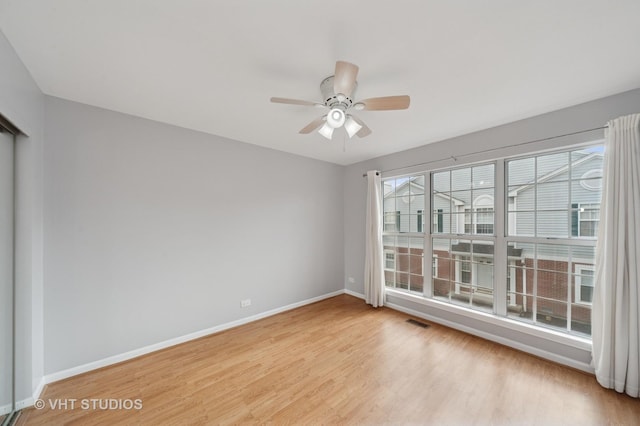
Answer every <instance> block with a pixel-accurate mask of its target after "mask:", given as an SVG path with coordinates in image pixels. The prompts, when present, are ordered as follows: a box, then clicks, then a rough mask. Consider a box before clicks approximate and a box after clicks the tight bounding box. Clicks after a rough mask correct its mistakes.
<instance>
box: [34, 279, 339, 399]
mask: <svg viewBox="0 0 640 426" xmlns="http://www.w3.org/2000/svg"><path fill="white" fill-rule="evenodd" d="M345 292H346V290H338V291H334V292H331V293H327V294H324V295H322V296H317V297H312V298H311V299H306V300H303V301H301V302H296V303H292V304H290V305H286V306H283V307H280V308H276V309H272V310H269V311H266V312H262V313H259V314H256V315H252V316H249V317H246V318H241V319H239V320H235V321H231V322H228V323H225V324H220V325H217V326H215V327H210V328H207V329H204V330H200V331H196V332H193V333H189V334H185V335H183V336H179V337H174V338H173V339H169V340H165V341H163V342H159V343H154V344H152V345H148V346H144V347H142V348H138V349H134V350H132V351H128V352H124V353H121V354H118V355H113V356H110V357H107V358H103V359H100V360H97V361H92V362H89V363H86V364H83V365H78V366H76V367H72V368H68V369H66V370H62V371H57V372H55V373H51V374H47V375H45V376H44V378H43V381H44V383H45V384H49V383H53V382H57V381H59V380H62V379H66V378H68V377H72V376H76V375H78V374H82V373H86V372H88V371H92V370H96V369H98V368H103V367H107V366H109V365H113V364H117V363H119V362H123V361H128V360H130V359H133V358H137V357H139V356H142V355H146V354H148V353H151V352H155V351H159V350H161V349H165V348H168V347H171V346H175V345H178V344H180V343H185V342H188V341H190V340H194V339H198V338H200V337H204V336H208V335H210V334H215V333H219V332H221V331H224V330H228V329H230V328H234V327H238V326H240V325H244V324H248V323H250V322H253V321H257V320H260V319H263V318H267V317H270V316H273V315H276V314H279V313H282V312H286V311H289V310H291V309H296V308H299V307H301V306H305V305H309V304H311V303H315V302H319V301H321V300H324V299H328V298H331V297H335V296H338V295H340V294H344V293H345ZM36 399H37V398H36ZM25 401H26V400H25ZM32 404H33V401H31V405H32Z"/></svg>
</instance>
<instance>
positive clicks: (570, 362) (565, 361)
mask: <svg viewBox="0 0 640 426" xmlns="http://www.w3.org/2000/svg"><path fill="white" fill-rule="evenodd" d="M394 295H395V293H394ZM385 306H387V307H388V308H391V309H394V310H396V311H400V312H404V313H406V314H409V315H413V316H416V317H419V318H423V319H426V320H428V321H432V322H435V323H438V324H441V325H444V326H446V327H449V328H453V329H456V330H460V331H462V332H465V333H468V334H472V335H474V336H478V337H481V338H483V339H486V340H490V341H492V342H496V343H500V344H501V345H505V346H509V347H511V348H514V349H517V350H519V351H522V352H526V353H529V354H532V355H535V356H538V357H540V358H544V359H547V360H549V361H553V362H556V363H558V364H562V365H566V366H568V367H572V368H575V369H577V370H581V371H584V372H586V373H590V374H594V369H593V367H592V366H591V365H590V364H586V363H583V362H579V361H576V360H574V359H571V358H567V357H565V356H562V355H558V354H554V353H552V352H549V351H545V350H543V349H539V348H536V347H533V346H529V345H525V344H524V343H520V342H516V341H514V340H511V339H507V338H505V337H501V336H496V335H494V334H491V333H487V332H484V331H480V330H476V329H475V328H471V327H467V326H465V325H461V324H458V323H456V322H452V321H448V320H445V319H442V318H439V317H436V316H433V315H429V314H425V313H424V312H419V311H416V310H414V309H410V308H405V307H404V306H400V305H396V304H395V303H389V302H386V303H385Z"/></svg>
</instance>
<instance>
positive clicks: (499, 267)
mask: <svg viewBox="0 0 640 426" xmlns="http://www.w3.org/2000/svg"><path fill="white" fill-rule="evenodd" d="M495 174H496V176H495V182H496V183H495V209H494V211H495V214H494V220H495V226H494V231H495V242H494V258H493V262H494V270H493V279H494V281H493V306H494V312H495V313H496V314H497V315H502V316H506V315H507V267H508V266H507V240H506V238H505V232H506V215H507V208H508V207H507V202H506V197H507V193H508V191H507V190H506V183H505V182H506V181H505V162H504V160H498V161H496V167H495Z"/></svg>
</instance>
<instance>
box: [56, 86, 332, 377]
mask: <svg viewBox="0 0 640 426" xmlns="http://www.w3.org/2000/svg"><path fill="white" fill-rule="evenodd" d="M45 104H46V119H45V122H46V126H45V127H46V135H47V139H46V141H47V143H46V147H45V159H46V160H45V167H44V182H45V184H44V185H45V186H44V190H45V191H44V193H45V271H46V288H45V373H46V374H50V373H56V372H59V371H62V370H65V369H68V368H72V367H77V366H80V365H83V364H86V363H89V362H93V361H98V360H100V359H103V358H106V357H109V356H114V355H119V354H122V353H124V352H127V351H131V350H135V349H138V348H141V347H144V346H146V345H151V344H155V343H158V342H162V341H164V340H168V339H171V338H175V337H179V336H183V335H185V334H188V333H192V332H196V331H199V330H203V329H206V328H209V327H213V326H217V325H221V324H224V323H227V322H230V321H234V320H238V319H241V318H244V317H248V316H250V315H254V314H258V313H261V312H265V311H268V310H271V309H276V308H280V307H283V306H286V305H288V304H292V303H296V302H300V301H303V300H306V299H309V298H313V297H317V296H321V295H324V294H327V293H330V292H334V291H339V290H342V289H343V288H344V286H343V274H344V271H343V259H344V257H343V256H344V253H343V250H342V236H343V197H342V182H343V171H344V167H342V166H337V165H333V164H329V163H325V162H321V161H316V160H310V159H307V158H303V157H298V156H294V155H290V154H285V153H282V152H278V151H274V150H270V149H265V148H260V147H257V146H254V145H249V144H244V143H240V142H237V141H232V140H228V139H224V138H221V137H216V136H211V135H207V134H203V133H199V132H195V131H190V130H186V129H182V128H178V127H174V126H170V125H166V124H162V123H158V122H153V121H149V120H144V119H140V118H136V117H132V116H128V115H124V114H120V113H115V112H111V111H107V110H103V109H99V108H95V107H90V106H87V105H82V104H78V103H74V102H70V101H65V100H61V99H57V98H51V97H47V98H46V102H45ZM246 298H250V299H251V301H252V305H251V306H250V307H248V308H240V300H241V299H246Z"/></svg>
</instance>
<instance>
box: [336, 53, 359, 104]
mask: <svg viewBox="0 0 640 426" xmlns="http://www.w3.org/2000/svg"><path fill="white" fill-rule="evenodd" d="M357 76H358V66H357V65H354V64H351V63H349V62H344V61H338V62H336V72H335V74H334V77H333V91H334V93H335V94H336V95H337V94H338V93H342V94H343V95H345V96H351V92H353V89H355V87H356V77H357Z"/></svg>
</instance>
